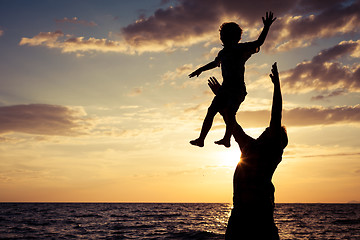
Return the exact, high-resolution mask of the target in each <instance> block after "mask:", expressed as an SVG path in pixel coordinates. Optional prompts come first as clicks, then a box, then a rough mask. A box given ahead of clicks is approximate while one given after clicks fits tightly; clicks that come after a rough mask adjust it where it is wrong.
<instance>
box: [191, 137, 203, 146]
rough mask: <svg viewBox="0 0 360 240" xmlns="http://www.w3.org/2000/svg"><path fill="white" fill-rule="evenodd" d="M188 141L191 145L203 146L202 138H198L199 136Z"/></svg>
mask: <svg viewBox="0 0 360 240" xmlns="http://www.w3.org/2000/svg"><path fill="white" fill-rule="evenodd" d="M190 143H191V144H192V145H194V146H198V147H203V146H204V141H203V140H200V139H199V138H198V139H195V140H192V141H190Z"/></svg>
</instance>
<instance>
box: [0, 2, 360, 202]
mask: <svg viewBox="0 0 360 240" xmlns="http://www.w3.org/2000/svg"><path fill="white" fill-rule="evenodd" d="M269 10H270V11H273V12H274V15H275V16H276V17H277V20H276V21H275V22H274V23H273V25H272V27H271V29H270V32H269V34H268V37H267V39H266V41H265V43H264V45H263V46H262V48H261V51H260V52H259V53H257V54H255V55H253V56H252V57H251V58H250V60H248V62H247V63H246V74H245V81H246V84H247V91H248V95H247V96H246V99H245V101H244V102H243V104H242V105H241V107H240V109H239V112H238V115H237V117H238V121H239V123H240V124H241V125H242V127H243V128H244V129H245V131H246V132H247V133H248V134H249V135H251V136H253V137H255V138H256V137H257V136H259V134H260V133H261V132H262V131H263V130H264V129H265V128H266V127H267V125H268V123H269V117H270V108H271V100H272V99H271V97H272V83H271V80H270V78H269V77H268V74H269V73H270V68H271V65H272V63H274V62H275V61H276V62H277V63H278V68H279V71H280V79H281V84H282V91H283V99H284V114H283V116H284V117H283V123H284V125H286V127H287V130H288V134H289V145H288V147H287V148H286V149H285V153H284V156H283V161H282V162H281V163H280V165H279V167H278V169H277V171H276V172H275V175H274V179H273V181H274V184H275V187H276V201H277V202H349V201H360V138H359V136H360V105H359V103H360V63H359V59H360V31H359V30H360V24H359V22H360V0H351V1H338V0H326V1H311V0H298V1H288V0H276V1H268V0H253V1H232V0H222V1H220V0H136V1H124V0H106V1H100V0H98V1H95V0H77V1H70V0H62V1H49V0H48V1H45V0H38V1H27V0H1V1H0V142H1V145H0V193H1V194H0V201H1V202H10V201H16V202H22V201H36V202H49V201H50V202H51V201H57V202H62V201H71V202H77V201H82V202H94V201H95V202H231V201H232V177H233V172H234V169H235V166H236V164H237V162H238V160H239V158H240V151H239V149H238V146H237V144H236V143H235V141H232V146H231V148H230V149H226V148H224V147H221V146H217V145H215V144H214V143H213V142H214V141H215V140H218V139H220V138H221V137H222V135H223V133H224V127H225V126H224V123H223V121H222V119H221V118H220V117H217V118H216V121H215V122H214V125H213V128H212V130H211V131H210V133H209V135H208V138H207V139H206V142H205V147H204V148H197V147H194V146H191V145H190V144H189V140H191V139H194V138H196V137H197V136H198V134H199V128H200V127H201V124H202V120H203V118H204V116H205V114H206V110H207V107H208V106H209V104H210V103H211V100H212V98H213V96H212V94H211V92H210V91H209V89H208V87H207V79H208V77H210V76H216V77H218V79H221V72H220V69H219V68H218V69H214V70H211V71H208V72H206V73H203V74H202V75H200V76H199V77H198V78H191V79H189V78H188V74H189V73H191V72H192V71H193V70H195V69H196V68H197V67H199V66H200V65H204V64H206V63H208V62H210V61H212V60H213V59H214V58H215V56H216V54H217V53H218V51H219V50H220V49H221V48H222V46H221V42H220V40H219V31H218V29H219V26H220V25H221V23H222V22H224V21H235V22H238V23H239V25H240V26H241V27H242V28H243V38H242V40H241V41H242V42H245V41H252V40H255V39H257V37H258V35H259V33H260V31H261V29H262V26H263V24H262V20H261V17H262V16H264V15H265V12H266V11H269Z"/></svg>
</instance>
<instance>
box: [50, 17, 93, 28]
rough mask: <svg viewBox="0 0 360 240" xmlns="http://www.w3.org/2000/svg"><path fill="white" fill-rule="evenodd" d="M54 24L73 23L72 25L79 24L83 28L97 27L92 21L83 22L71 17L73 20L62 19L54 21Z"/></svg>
mask: <svg viewBox="0 0 360 240" xmlns="http://www.w3.org/2000/svg"><path fill="white" fill-rule="evenodd" d="M55 22H56V23H74V24H81V25H84V26H90V27H94V26H97V24H96V23H95V22H93V21H90V22H88V21H85V20H79V19H78V18H77V17H73V18H67V17H65V18H63V19H55Z"/></svg>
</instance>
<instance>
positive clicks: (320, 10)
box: [264, 1, 360, 51]
mask: <svg viewBox="0 0 360 240" xmlns="http://www.w3.org/2000/svg"><path fill="white" fill-rule="evenodd" d="M297 13H300V14H301V15H297ZM359 21H360V1H354V2H353V3H352V4H348V5H345V4H344V1H331V2H330V1H329V2H328V1H300V2H299V4H298V5H297V8H296V9H294V11H292V12H289V13H286V15H285V16H283V17H281V18H280V19H279V20H278V21H277V22H276V24H274V25H273V27H272V29H271V34H270V36H269V38H268V40H267V44H266V45H265V46H264V48H265V49H267V50H273V49H275V48H276V49H277V50H280V51H286V50H289V49H291V48H296V47H303V46H309V45H311V44H313V42H314V41H315V40H316V39H319V38H327V37H333V36H339V35H341V34H350V33H356V32H358V31H359V29H360V26H359V24H358V23H359Z"/></svg>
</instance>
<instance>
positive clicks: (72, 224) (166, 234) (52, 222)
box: [0, 203, 360, 240]
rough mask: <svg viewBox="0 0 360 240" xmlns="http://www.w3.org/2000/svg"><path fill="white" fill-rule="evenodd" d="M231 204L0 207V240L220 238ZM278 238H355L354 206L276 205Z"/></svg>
mask: <svg viewBox="0 0 360 240" xmlns="http://www.w3.org/2000/svg"><path fill="white" fill-rule="evenodd" d="M231 208H232V205H231V204H222V203H0V239H224V234H225V230H226V225H227V221H228V217H229V214H230V211H231ZM275 221H276V224H277V226H278V228H279V234H280V238H281V239H282V240H287V239H289V240H290V239H291V240H293V239H314V240H315V239H316V240H319V239H326V240H330V239H336V240H338V239H354V240H359V239H360V204H277V205H276V211H275Z"/></svg>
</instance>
